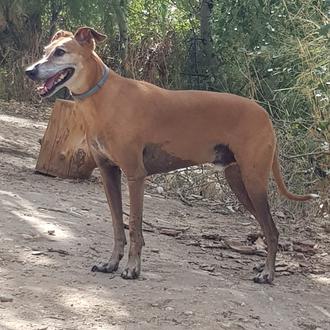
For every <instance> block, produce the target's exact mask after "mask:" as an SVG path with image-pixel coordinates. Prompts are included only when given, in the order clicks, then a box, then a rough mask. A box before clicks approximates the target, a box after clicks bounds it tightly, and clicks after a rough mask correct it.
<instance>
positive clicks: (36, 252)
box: [32, 251, 44, 256]
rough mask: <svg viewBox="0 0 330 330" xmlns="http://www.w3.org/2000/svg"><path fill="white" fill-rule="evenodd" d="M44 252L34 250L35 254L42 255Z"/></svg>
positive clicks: (33, 253)
mask: <svg viewBox="0 0 330 330" xmlns="http://www.w3.org/2000/svg"><path fill="white" fill-rule="evenodd" d="M42 254H44V253H43V252H42V251H32V255H33V256H40V255H42Z"/></svg>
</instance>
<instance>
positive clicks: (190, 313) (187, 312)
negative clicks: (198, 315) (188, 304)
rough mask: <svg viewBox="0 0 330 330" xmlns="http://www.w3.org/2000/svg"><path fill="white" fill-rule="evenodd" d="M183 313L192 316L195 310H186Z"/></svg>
mask: <svg viewBox="0 0 330 330" xmlns="http://www.w3.org/2000/svg"><path fill="white" fill-rule="evenodd" d="M183 314H184V315H186V316H191V315H194V312H193V311H184V312H183Z"/></svg>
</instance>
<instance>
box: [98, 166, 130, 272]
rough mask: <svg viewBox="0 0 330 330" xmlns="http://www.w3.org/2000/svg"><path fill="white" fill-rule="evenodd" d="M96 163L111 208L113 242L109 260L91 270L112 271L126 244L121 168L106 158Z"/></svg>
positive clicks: (117, 263) (116, 267) (116, 265)
mask: <svg viewBox="0 0 330 330" xmlns="http://www.w3.org/2000/svg"><path fill="white" fill-rule="evenodd" d="M97 165H98V167H99V169H100V172H101V175H102V179H103V185H104V190H105V193H106V196H107V200H108V203H109V206H110V210H111V217H112V225H113V232H114V241H115V242H114V249H113V251H112V255H111V257H110V260H109V262H107V263H103V264H100V265H96V266H94V267H93V268H92V271H94V272H104V273H112V272H114V271H116V270H117V269H118V265H119V262H120V260H121V259H122V257H123V256H124V246H125V245H126V237H125V232H124V223H123V207H122V196H121V170H120V168H119V167H117V166H113V165H112V164H110V163H109V162H108V161H106V160H103V161H97Z"/></svg>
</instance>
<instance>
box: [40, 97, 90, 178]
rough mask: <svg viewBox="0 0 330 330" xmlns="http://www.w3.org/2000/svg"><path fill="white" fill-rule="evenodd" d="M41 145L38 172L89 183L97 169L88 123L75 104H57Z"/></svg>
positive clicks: (62, 101) (59, 101)
mask: <svg viewBox="0 0 330 330" xmlns="http://www.w3.org/2000/svg"><path fill="white" fill-rule="evenodd" d="M40 143H41V149H40V153H39V158H38V162H37V165H36V172H39V173H42V174H46V175H51V176H57V177H61V178H72V179H77V178H81V179H86V178H88V177H90V175H91V174H92V172H93V169H94V168H95V167H96V164H95V162H94V159H93V157H92V155H91V152H90V150H89V147H88V144H87V140H86V130H85V125H84V121H83V119H82V116H81V114H79V109H78V107H77V105H76V103H75V102H73V101H67V100H56V102H55V106H54V109H53V111H52V114H51V117H50V119H49V122H48V127H47V129H46V132H45V135H44V137H43V138H42V140H41V142H40Z"/></svg>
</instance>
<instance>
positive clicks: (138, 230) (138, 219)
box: [121, 177, 144, 279]
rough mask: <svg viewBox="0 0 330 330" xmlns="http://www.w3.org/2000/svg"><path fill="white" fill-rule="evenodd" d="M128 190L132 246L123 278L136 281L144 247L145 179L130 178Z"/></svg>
mask: <svg viewBox="0 0 330 330" xmlns="http://www.w3.org/2000/svg"><path fill="white" fill-rule="evenodd" d="M128 189H129V199H130V218H129V236H130V246H129V254H128V262H127V265H126V267H125V269H124V271H123V272H122V274H121V276H122V278H125V279H134V278H137V277H138V276H139V275H140V270H141V251H142V246H143V245H144V240H143V236H142V213H143V195H144V177H142V178H138V179H133V180H132V179H130V178H128Z"/></svg>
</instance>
